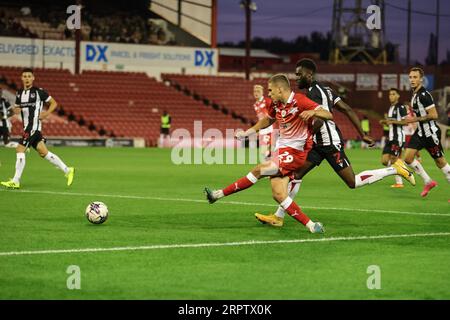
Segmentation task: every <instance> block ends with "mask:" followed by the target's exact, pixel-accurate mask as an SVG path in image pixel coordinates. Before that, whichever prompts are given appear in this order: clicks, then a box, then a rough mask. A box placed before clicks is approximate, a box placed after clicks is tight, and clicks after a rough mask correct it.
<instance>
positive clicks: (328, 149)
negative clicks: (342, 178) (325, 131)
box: [307, 145, 350, 172]
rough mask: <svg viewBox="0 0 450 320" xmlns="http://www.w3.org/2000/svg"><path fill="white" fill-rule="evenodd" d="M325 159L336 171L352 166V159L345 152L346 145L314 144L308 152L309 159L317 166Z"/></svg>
mask: <svg viewBox="0 0 450 320" xmlns="http://www.w3.org/2000/svg"><path fill="white" fill-rule="evenodd" d="M323 159H326V160H327V161H328V163H329V164H330V166H331V167H332V168H333V169H334V171H336V172H339V171H341V170H342V169H345V168H347V167H349V166H350V161H349V160H348V158H347V155H346V154H345V152H344V147H343V146H342V145H341V146H339V148H338V147H336V146H334V145H331V146H314V147H313V148H312V149H311V151H310V152H309V153H308V158H307V160H308V161H309V162H311V163H313V164H314V165H316V166H319V165H320V164H321V163H322V161H323Z"/></svg>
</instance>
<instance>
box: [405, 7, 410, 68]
mask: <svg viewBox="0 0 450 320" xmlns="http://www.w3.org/2000/svg"><path fill="white" fill-rule="evenodd" d="M407 28H408V30H407V36H406V65H407V66H409V65H410V63H411V60H410V57H411V0H408V27H407Z"/></svg>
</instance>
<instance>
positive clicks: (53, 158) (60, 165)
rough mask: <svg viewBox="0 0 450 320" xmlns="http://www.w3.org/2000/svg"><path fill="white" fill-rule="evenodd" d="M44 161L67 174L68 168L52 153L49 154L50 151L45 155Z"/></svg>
mask: <svg viewBox="0 0 450 320" xmlns="http://www.w3.org/2000/svg"><path fill="white" fill-rule="evenodd" d="M44 158H45V160H48V161H50V163H52V164H54V165H55V166H56V167H57V168H59V169H61V171H63V172H64V173H66V174H67V173H69V168H67V166H66V165H65V163H64V162H62V160H61V159H60V158H59V157H58V156H57V155H56V154H54V153H51V152H50V151H49V152H48V153H47V155H46V156H45V157H44Z"/></svg>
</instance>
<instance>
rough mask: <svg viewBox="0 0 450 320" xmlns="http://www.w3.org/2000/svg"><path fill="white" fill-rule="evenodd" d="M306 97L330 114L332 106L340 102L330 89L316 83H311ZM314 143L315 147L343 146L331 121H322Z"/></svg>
mask: <svg viewBox="0 0 450 320" xmlns="http://www.w3.org/2000/svg"><path fill="white" fill-rule="evenodd" d="M306 96H307V97H308V98H309V99H311V100H312V101H314V102H317V103H318V104H320V105H321V106H322V108H324V109H325V110H327V111H330V112H331V113H333V107H334V105H335V104H336V103H337V102H338V101H339V100H341V98H340V97H339V96H338V95H336V94H335V92H334V91H333V90H332V89H331V88H330V87H326V86H323V85H321V84H320V83H319V82H317V81H313V83H312V84H311V87H309V88H308V92H307V94H306ZM314 143H315V145H317V146H329V145H335V146H337V145H343V143H342V137H341V132H340V130H339V128H338V127H337V125H336V123H334V121H332V120H326V121H325V120H324V123H323V125H322V127H320V130H319V131H318V132H317V133H316V134H315V135H314Z"/></svg>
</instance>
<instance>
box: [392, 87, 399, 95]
mask: <svg viewBox="0 0 450 320" xmlns="http://www.w3.org/2000/svg"><path fill="white" fill-rule="evenodd" d="M389 91H395V92H397V94H398V95H400V90H398V89H397V88H390V89H389Z"/></svg>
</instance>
